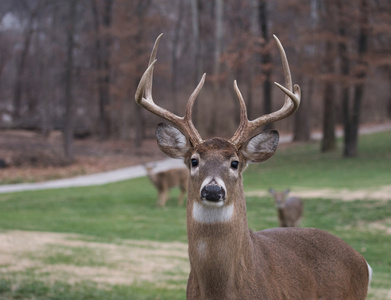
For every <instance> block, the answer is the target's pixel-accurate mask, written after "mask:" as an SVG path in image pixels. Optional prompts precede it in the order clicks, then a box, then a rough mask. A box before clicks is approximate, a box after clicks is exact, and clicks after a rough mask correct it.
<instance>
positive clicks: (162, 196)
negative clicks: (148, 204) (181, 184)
mask: <svg viewBox="0 0 391 300" xmlns="http://www.w3.org/2000/svg"><path fill="white" fill-rule="evenodd" d="M166 201H167V191H166V190H164V189H163V190H159V196H158V202H157V205H158V206H160V207H164V206H165V205H166Z"/></svg>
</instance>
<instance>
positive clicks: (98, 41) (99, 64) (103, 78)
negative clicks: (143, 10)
mask: <svg viewBox="0 0 391 300" xmlns="http://www.w3.org/2000/svg"><path fill="white" fill-rule="evenodd" d="M102 4H103V9H100V5H98V3H97V0H92V1H91V7H92V12H93V22H94V30H95V47H96V68H97V73H98V97H99V122H98V124H99V136H100V138H101V139H106V138H107V137H109V135H110V131H111V119H110V114H109V113H108V105H109V104H110V69H111V65H110V48H111V34H110V27H111V22H112V6H113V0H103V3H102ZM100 12H101V13H100ZM100 16H101V18H100Z"/></svg>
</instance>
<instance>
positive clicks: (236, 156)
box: [156, 124, 278, 207]
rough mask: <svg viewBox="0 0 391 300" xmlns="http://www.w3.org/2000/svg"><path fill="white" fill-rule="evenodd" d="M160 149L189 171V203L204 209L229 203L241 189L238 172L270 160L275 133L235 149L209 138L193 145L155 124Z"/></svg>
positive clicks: (169, 127)
mask: <svg viewBox="0 0 391 300" xmlns="http://www.w3.org/2000/svg"><path fill="white" fill-rule="evenodd" d="M156 136H157V141H158V145H159V147H160V149H161V150H162V151H163V152H164V153H165V154H167V155H168V156H170V157H173V158H179V157H182V158H183V159H184V161H185V164H186V165H187V167H188V168H189V170H190V180H189V200H191V201H195V202H197V203H198V204H200V205H202V206H205V207H223V206H228V205H230V204H232V203H233V202H234V201H235V199H237V198H238V193H240V191H241V190H242V189H241V188H240V187H239V185H241V184H242V175H241V174H242V172H243V171H244V169H245V168H246V166H247V164H248V163H249V162H262V161H265V160H267V159H268V158H270V157H271V156H272V155H273V153H274V151H275V150H276V148H277V145H278V133H277V131H269V132H266V133H261V134H259V135H256V136H255V137H252V138H250V139H248V140H247V141H246V142H245V143H244V144H243V145H242V146H241V147H240V148H239V149H236V147H235V146H234V145H233V144H232V143H230V142H229V141H228V140H226V139H223V138H212V139H210V140H206V141H204V142H202V143H200V144H198V145H196V146H194V147H193V146H192V145H191V143H190V141H189V140H188V139H187V138H186V137H185V136H184V135H183V134H182V133H181V132H180V131H179V130H178V129H176V128H175V127H173V126H171V125H166V124H159V125H158V128H157V131H156Z"/></svg>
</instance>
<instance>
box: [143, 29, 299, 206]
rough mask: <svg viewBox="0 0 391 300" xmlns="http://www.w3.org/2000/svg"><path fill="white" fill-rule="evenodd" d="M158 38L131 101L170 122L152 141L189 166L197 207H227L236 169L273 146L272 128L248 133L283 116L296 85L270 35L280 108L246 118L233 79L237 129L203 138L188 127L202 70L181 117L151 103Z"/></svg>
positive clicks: (295, 101)
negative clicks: (280, 75) (277, 64)
mask: <svg viewBox="0 0 391 300" xmlns="http://www.w3.org/2000/svg"><path fill="white" fill-rule="evenodd" d="M161 36H162V35H160V36H159V37H158V38H157V40H156V42H155V45H154V47H153V50H152V54H151V57H150V60H149V66H148V68H147V70H146V71H145V73H144V75H143V76H142V78H141V80H140V83H139V86H138V88H137V91H136V96H135V98H136V102H137V103H138V104H139V105H141V106H142V107H144V108H145V109H147V110H149V111H151V112H152V113H154V114H156V115H158V116H160V117H162V118H163V119H165V120H167V121H170V122H171V123H173V124H174V125H175V126H172V125H167V124H163V123H161V124H159V125H158V127H157V130H156V136H157V141H158V145H159V147H160V149H161V150H162V151H163V152H164V153H165V154H167V155H168V156H170V157H172V158H180V157H181V158H183V159H184V161H185V163H186V165H187V166H188V168H189V169H190V175H191V180H190V181H189V195H190V193H191V192H192V191H193V192H197V194H198V195H199V197H197V198H198V199H197V201H198V202H200V203H201V204H203V205H207V206H213V207H220V206H224V205H229V203H230V199H232V197H231V195H235V194H237V193H238V185H240V184H241V173H242V172H243V170H244V169H245V168H246V166H247V164H248V163H249V162H254V163H259V162H263V161H265V160H267V159H269V158H270V157H271V156H272V155H273V153H274V152H275V150H276V148H277V145H278V139H279V136H278V132H277V131H274V130H273V131H269V132H265V133H261V134H258V135H255V136H253V137H252V136H251V134H252V133H253V132H254V131H255V130H256V129H258V128H260V127H261V126H264V125H265V124H268V123H271V122H275V121H277V120H281V119H284V118H286V117H288V116H290V115H291V114H292V113H294V112H295V111H296V109H297V108H298V107H299V104H300V88H299V86H298V85H295V86H294V89H293V90H292V79H291V74H290V70H289V65H288V61H287V58H286V55H285V51H284V49H283V47H282V45H281V43H280V41H279V40H278V38H277V37H276V36H274V38H275V40H276V42H277V45H278V48H279V50H280V54H281V59H282V64H283V69H284V74H285V87H284V86H282V85H280V84H278V83H275V84H276V85H277V86H278V87H279V88H280V89H281V90H282V91H283V92H284V93H285V95H286V96H285V102H284V105H283V107H282V108H281V109H280V110H278V111H276V112H272V113H270V114H267V115H264V116H261V117H259V118H257V119H255V120H252V121H249V120H248V118H247V110H246V105H245V102H244V99H243V97H242V94H241V92H240V90H239V88H238V85H237V82H236V81H234V89H235V92H236V94H237V96H238V99H239V103H240V124H239V126H238V129H237V130H236V132H235V133H234V135H233V136H232V138H230V139H222V138H212V139H209V140H203V139H202V138H201V136H200V134H199V133H198V131H197V129H196V128H195V127H194V125H193V122H192V119H191V116H192V108H193V104H194V101H195V99H196V98H197V96H198V94H199V92H200V90H201V89H202V86H203V84H204V82H205V74H204V75H203V76H202V78H201V80H200V82H199V84H198V86H197V87H196V89H195V90H194V92H193V93H192V94H191V96H190V98H189V100H188V102H187V105H186V111H185V115H184V116H183V117H179V116H177V115H175V114H173V113H172V112H170V111H167V110H166V109H164V108H162V107H159V106H157V105H156V104H155V102H154V101H153V98H152V78H153V68H154V65H155V63H156V53H157V48H158V45H159V41H160V38H161ZM144 96H145V97H144Z"/></svg>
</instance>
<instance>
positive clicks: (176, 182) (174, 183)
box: [144, 165, 189, 207]
mask: <svg viewBox="0 0 391 300" xmlns="http://www.w3.org/2000/svg"><path fill="white" fill-rule="evenodd" d="M144 167H145V169H146V171H147V175H148V177H149V179H150V180H151V182H152V183H153V184H154V185H155V187H156V189H157V190H158V200H157V205H158V206H160V207H164V206H165V205H166V202H167V200H168V193H169V191H170V189H172V188H174V187H179V189H180V190H181V193H180V194H179V197H178V204H179V205H182V204H183V199H184V198H185V193H187V182H188V180H189V171H188V170H187V169H185V168H176V169H171V170H167V171H162V172H158V173H155V172H154V171H153V166H151V165H144Z"/></svg>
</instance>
